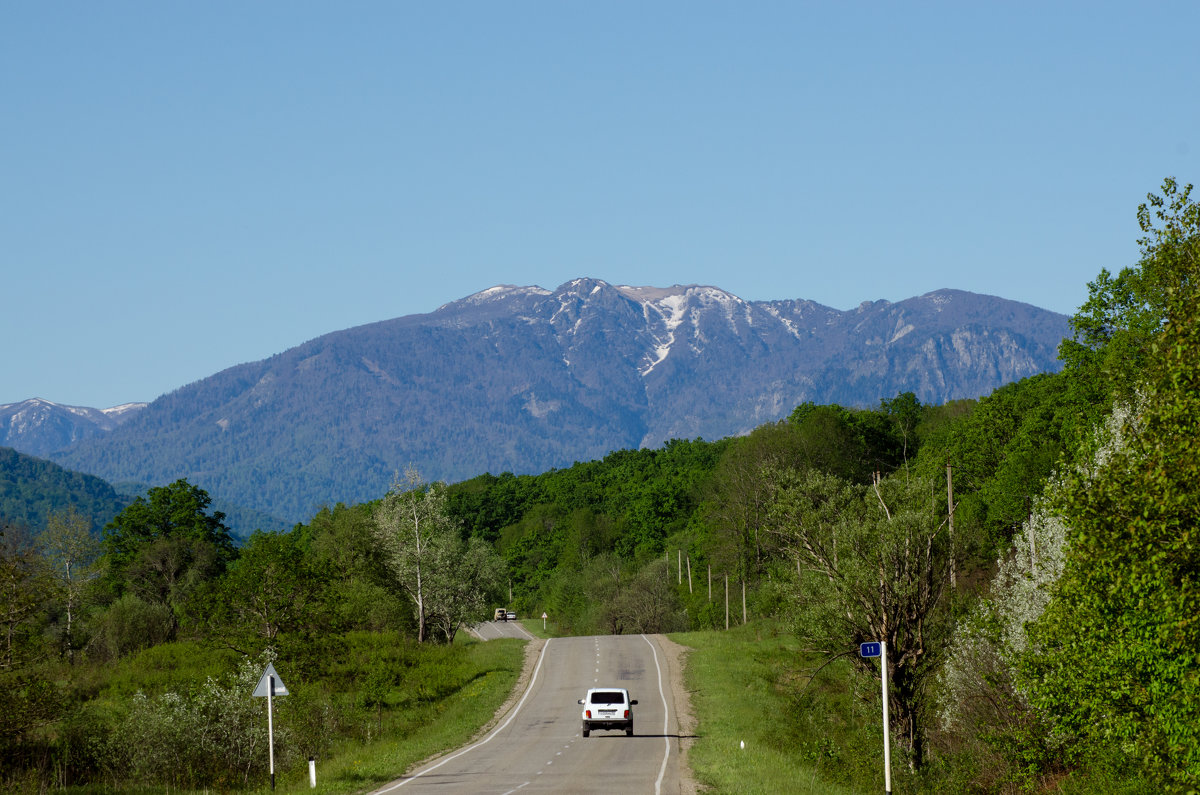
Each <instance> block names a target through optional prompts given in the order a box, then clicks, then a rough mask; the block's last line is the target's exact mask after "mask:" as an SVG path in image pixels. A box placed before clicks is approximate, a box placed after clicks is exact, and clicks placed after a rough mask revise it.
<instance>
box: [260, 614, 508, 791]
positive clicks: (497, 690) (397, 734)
mask: <svg viewBox="0 0 1200 795" xmlns="http://www.w3.org/2000/svg"><path fill="white" fill-rule="evenodd" d="M463 635H465V633H462V634H461V635H460V638H462V639H461V640H456V642H455V643H454V645H453V647H452V648H445V649H444V651H445V654H444V655H442V654H437V653H436V650H434V651H435V653H434V654H427V655H425V657H426V659H423V660H421V661H420V663H419V666H420V669H421V670H420V671H419V672H418V671H409V674H410V675H409V676H407V677H406V681H405V682H404V690H406V691H407V692H401V691H399V690H396V691H392V692H389V693H388V695H387V697H386V699H385V704H386V705H385V706H384V707H383V709H382V710H381V711H380V712H374V711H368V712H366V713H365V714H364V715H363V719H364V720H366V721H367V722H375V721H380V725H381V726H382V730H381V732H373V733H371V736H370V739H369V740H368V741H366V742H363V741H362V740H361V739H358V738H353V737H346V738H343V739H341V740H339V741H338V742H336V743H335V744H334V745H333V747H332V748H331V749H330V751H329V752H328V753H327V758H325V759H319V760H317V789H316V791H317V792H322V793H354V792H364V791H368V790H371V789H374V788H376V787H379V786H382V785H383V784H386V783H387V782H389V781H393V780H395V779H397V778H400V777H401V776H402V775H403V774H404V773H405V772H406V771H407V770H408V769H409V768H411V767H413V766H414V765H416V764H418V763H420V762H422V761H423V760H426V759H430V758H431V757H434V756H436V755H438V754H441V753H445V752H447V751H450V750H453V749H455V748H459V747H461V746H463V745H466V744H467V743H468V742H469V741H470V740H471V739H472V738H473V737H475V736H476V735H477V734H478V733H479V731H480V729H481V728H482V727H483V726H485V725H486V724H487V723H488V722H489V721H490V720H491V719H492V718H493V717H494V716H495V714H496V711H497V710H498V709H499V708H500V707H501V705H503V703H504V701H505V700H506V699H507V698H508V696H509V694H510V693H511V692H512V689H513V686H514V685H515V683H516V681H517V678H518V676H519V675H520V672H521V667H522V665H523V663H524V647H525V643H526V642H525V641H521V640H516V639H502V640H491V641H487V642H481V641H477V640H473V639H467V638H464V637H463ZM422 693H424V696H422ZM276 778H277V782H276V786H277V790H278V791H281V792H313V791H314V790H312V789H310V786H309V779H308V764H307V761H306V760H304V761H303V762H302V764H300V765H298V768H297V769H292V770H287V771H278V770H277V776H276ZM264 789H265V788H264Z"/></svg>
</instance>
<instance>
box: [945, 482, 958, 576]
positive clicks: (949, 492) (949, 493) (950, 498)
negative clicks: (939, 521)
mask: <svg viewBox="0 0 1200 795" xmlns="http://www.w3.org/2000/svg"><path fill="white" fill-rule="evenodd" d="M953 471H954V468H953V467H952V466H950V463H949V462H947V463H946V504H947V505H949V506H950V518H949V521H948V524H947V526H948V527H949V529H950V590H951V591H955V590H957V589H958V576H957V575H958V572H957V571H956V570H955V568H956V567H955V561H954V475H953Z"/></svg>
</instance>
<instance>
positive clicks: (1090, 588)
mask: <svg viewBox="0 0 1200 795" xmlns="http://www.w3.org/2000/svg"><path fill="white" fill-rule="evenodd" d="M1138 217H1139V220H1140V221H1141V223H1142V228H1143V230H1144V233H1145V236H1144V238H1143V239H1142V240H1141V241H1140V242H1141V246H1142V258H1141V260H1140V261H1139V262H1138V263H1137V264H1136V265H1135V266H1133V267H1130V268H1127V269H1124V270H1122V271H1121V272H1120V273H1118V274H1116V275H1113V274H1111V273H1109V272H1108V271H1101V273H1100V274H1099V275H1098V276H1097V278H1096V280H1095V281H1094V282H1093V283H1092V284H1091V285H1090V297H1089V300H1088V302H1087V304H1085V305H1084V306H1083V307H1082V308H1081V309H1080V311H1079V313H1078V314H1077V315H1076V316H1075V317H1074V318H1073V320H1072V323H1073V328H1074V331H1075V335H1074V338H1073V339H1072V340H1070V341H1067V342H1065V343H1064V345H1063V347H1062V350H1061V356H1062V358H1063V362H1064V368H1063V370H1062V371H1061V372H1059V373H1053V374H1043V375H1038V376H1034V377H1031V378H1026V379H1023V380H1021V381H1018V382H1016V383H1013V384H1009V385H1007V386H1005V387H1002V388H1000V389H997V390H995V391H994V392H992V393H991V394H989V395H988V396H986V397H984V398H982V399H980V400H978V401H973V400H964V401H954V402H949V403H945V404H941V405H925V404H922V403H921V401H920V400H918V398H917V396H916V395H915V394H914V393H912V392H900V393H899V394H896V395H894V396H885V397H883V398H882V399H881V400H880V401H879V402H878V404H877V405H876V406H873V407H870V408H847V407H844V406H839V405H836V404H823V405H818V404H815V403H802V404H800V405H799V406H796V407H795V408H794V409H793V410H792V411H791V412H790V414H789V415H788V416H787V417H786V418H785V419H782V420H780V421H778V422H770V423H766V424H762V425H760V426H758V427H757V428H756V429H754V430H753V431H752V432H751V433H749V434H747V435H745V436H739V437H733V438H726V439H721V440H718V441H703V440H699V439H695V440H674V441H670V442H668V443H666V444H665V445H662V446H660V447H658V448H655V449H638V450H623V451H618V452H615V453H612V454H610V455H608V456H606V457H605V458H603V459H601V460H597V461H590V462H586V463H579V464H576V465H574V466H571V467H568V468H563V469H556V470H551V471H547V472H544V473H542V474H539V475H514V474H500V475H485V476H480V477H476V478H474V479H472V480H468V481H465V482H462V483H458V484H454V485H452V486H446V485H444V484H441V483H436V482H434V483H430V482H426V480H425V479H424V478H423V477H422V475H421V473H420V472H418V471H416V470H414V469H410V470H409V471H407V472H406V473H405V475H404V476H403V478H402V479H400V481H399V482H397V483H395V484H393V487H392V488H391V489H390V490H388V491H387V492H386V493H384V494H379V495H378V497H377V498H376V499H374V500H371V501H368V502H364V503H362V504H357V505H342V504H338V505H334V506H330V507H326V508H323V509H321V510H320V511H318V512H317V513H316V514H315V515H313V516H312V517H311V519H310V520H309V521H308V522H307V523H301V524H298V525H296V526H295V527H294V528H293V529H291V530H290V531H287V532H281V533H257V534H255V535H254V536H253V537H251V538H250V539H249V540H248V541H247V542H246V544H245V545H244V546H242V547H241V548H240V549H239V548H236V547H235V546H234V545H233V543H232V539H231V537H230V535H229V533H228V528H227V527H226V526H225V525H224V523H223V516H222V515H221V514H220V512H218V511H214V510H213V509H212V505H211V501H210V499H209V497H208V495H207V494H206V493H205V492H204V491H203V490H201V489H199V488H198V487H196V486H194V485H192V484H190V483H188V482H187V481H186V480H180V481H177V482H175V483H173V484H171V485H170V486H166V487H160V488H157V489H152V490H150V492H149V493H148V494H147V495H146V496H144V497H142V498H139V499H138V500H137V501H135V502H134V503H133V504H132V505H130V506H128V507H127V508H125V509H124V510H122V511H121V512H120V514H118V515H117V516H116V518H115V519H114V520H113V521H112V522H110V523H109V524H108V526H107V527H106V528H105V534H104V538H103V542H102V543H101V544H100V545H98V546H96V545H94V542H92V541H91V539H90V538H89V537H88V536H87V534H86V533H80V532H79V531H78V526H77V525H78V523H76V522H74V521H72V520H71V517H69V516H67V517H63V516H58V517H51V519H52V521H51V523H52V524H53V525H54V530H55V532H53V533H49V534H48V536H47V540H45V541H43V543H42V544H41V545H40V546H38V545H35V544H32V543H30V542H29V540H28V538H25V537H22V536H21V534H20V533H17V532H14V531H12V530H11V529H10V528H9V527H6V528H5V535H4V538H3V546H2V547H0V552H2V553H3V558H2V560H0V563H2V568H0V574H2V575H3V577H4V580H3V583H4V586H5V587H4V589H3V590H2V591H0V599H3V600H4V601H3V602H2V603H0V608H2V609H0V617H2V618H3V620H4V622H5V629H6V632H5V635H4V637H5V638H6V639H7V641H6V643H7V645H6V646H5V648H4V649H2V650H0V651H2V653H3V656H2V657H0V662H2V663H3V665H2V667H0V737H3V747H4V753H5V755H6V759H5V765H4V767H3V771H4V773H3V774H2V775H4V776H5V777H6V780H4V782H3V783H4V784H6V785H24V786H27V787H29V788H31V789H35V788H37V787H39V786H52V785H66V784H72V785H73V784H79V783H86V782H91V783H97V782H105V783H111V782H127V783H128V782H138V783H139V784H144V783H150V782H156V783H159V784H163V785H166V786H172V787H217V786H220V787H222V788H226V789H237V788H245V789H249V788H253V787H255V786H262V784H263V781H264V771H263V767H262V761H261V760H259V761H254V760H253V759H250V758H249V757H246V756H245V755H240V754H242V752H241V751H240V750H239V749H242V748H244V747H246V745H247V744H252V739H253V737H254V735H253V729H252V728H251V726H250V720H249V718H247V717H246V716H245V714H244V710H243V711H239V709H242V708H240V707H237V706H236V705H237V704H240V703H242V702H244V701H245V699H241V701H239V700H238V699H237V698H236V697H235V696H234V693H235V691H236V689H237V687H238V682H242V683H243V684H244V680H245V679H246V677H247V676H248V674H247V671H252V669H253V668H254V667H255V666H261V664H263V663H264V661H265V660H267V659H276V660H279V661H286V662H287V665H288V670H289V671H294V672H295V675H296V676H297V677H298V679H297V681H303V682H305V685H304V686H303V687H298V688H297V695H298V696H299V697H298V698H295V699H294V700H292V701H290V702H289V703H288V710H289V711H288V713H287V714H286V715H285V716H281V727H282V729H283V731H284V732H285V736H286V737H287V739H286V741H285V742H284V745H283V749H284V750H283V752H282V753H284V755H285V758H287V759H290V760H292V761H293V762H294V761H295V760H297V759H301V758H303V756H305V755H309V754H317V755H322V754H328V755H332V756H336V755H337V754H338V753H354V754H358V753H363V752H366V751H368V750H369V749H372V748H379V747H380V746H381V745H383V744H386V743H389V742H399V740H400V739H408V738H413V737H415V736H417V735H419V734H420V733H421V732H422V731H423V729H422V727H421V726H418V725H415V724H414V723H413V721H412V716H413V715H414V714H416V713H417V712H419V711H421V710H425V712H423V713H422V714H424V715H426V716H427V717H428V719H429V720H433V719H434V715H435V714H437V713H439V712H442V711H444V709H443V708H444V706H445V705H446V704H450V703H456V702H454V699H456V698H459V697H460V696H461V697H462V699H463V700H471V699H474V698H475V695H476V690H475V689H474V687H475V686H474V685H472V684H471V683H472V682H473V681H480V682H488V681H493V682H494V681H503V682H509V683H510V682H511V678H509V677H510V675H511V671H512V668H511V661H510V662H500V661H498V660H495V659H491V658H488V659H485V658H483V657H481V656H480V653H479V651H478V648H477V647H478V646H479V645H483V644H473V643H463V642H462V641H463V633H462V632H461V631H460V630H461V628H462V627H464V626H467V625H469V624H470V623H471V622H472V621H476V620H481V619H484V618H486V617H487V616H488V615H489V614H490V610H491V609H492V608H493V607H494V606H496V605H508V606H510V607H514V608H516V609H517V611H518V612H519V613H522V614H535V615H540V614H542V613H543V612H544V613H546V614H548V615H549V616H550V617H552V621H553V625H554V626H555V627H556V628H557V631H559V632H562V633H575V634H583V633H652V632H673V631H683V630H689V631H693V632H696V631H714V632H724V631H725V629H726V628H727V627H731V626H735V625H741V624H743V623H745V624H747V627H746V630H747V631H746V633H745V634H743V635H740V637H743V638H746V639H747V643H749V642H750V639H752V638H753V637H754V636H755V635H757V636H758V640H759V641H761V640H762V638H763V637H764V636H766V637H767V638H768V641H767V642H768V643H769V638H770V637H771V636H779V635H780V634H782V635H785V636H786V642H785V641H784V640H780V641H779V642H778V643H777V644H776V645H777V646H779V647H780V648H784V649H786V650H787V660H788V661H787V663H786V664H783V663H772V664H773V665H774V667H770V666H766V665H764V666H763V667H761V668H760V669H759V671H760V673H759V674H758V676H759V677H760V678H763V681H762V682H760V684H761V685H762V687H763V688H764V689H766V690H768V691H769V692H770V693H771V694H772V698H773V699H776V700H777V701H778V702H779V703H782V704H784V705H785V708H781V709H779V710H778V714H777V715H775V716H774V719H773V720H772V721H769V722H768V723H770V724H771V725H770V726H769V727H763V728H762V735H761V736H760V737H757V738H755V741H756V742H762V743H765V744H770V745H772V746H773V750H775V751H776V752H778V753H781V754H791V755H793V757H794V758H795V759H796V760H797V762H798V764H800V765H801V766H802V767H803V769H804V770H805V771H806V775H808V776H810V777H811V779H812V780H813V781H815V782H818V783H823V784H826V785H828V786H829V787H831V788H832V787H842V788H845V789H848V790H851V791H869V790H873V789H875V788H877V786H878V780H877V775H878V773H877V769H876V768H874V763H873V762H872V763H871V764H870V765H868V764H867V762H868V761H869V760H872V759H874V756H875V752H874V751H873V750H866V749H868V748H871V749H873V748H874V747H876V741H877V740H878V736H877V734H878V733H879V732H880V730H879V729H878V728H876V729H875V732H876V733H877V734H875V735H873V734H871V732H870V730H869V729H868V728H866V726H867V725H868V724H867V723H866V722H865V721H863V720H861V715H862V713H865V712H874V714H876V715H877V714H878V707H879V706H880V704H879V699H880V698H881V696H880V688H879V673H880V672H879V663H878V662H876V661H874V660H870V661H868V660H863V659H861V658H859V657H858V656H857V655H856V650H857V647H858V644H859V643H862V642H866V641H885V642H886V643H887V645H888V656H887V665H888V680H889V713H890V715H891V720H892V723H891V727H892V734H893V745H892V748H893V752H894V754H895V756H894V760H895V761H894V765H895V766H894V773H895V775H896V777H897V783H898V787H897V791H920V792H944V791H978V792H1018V791H1060V792H1080V791H1105V792H1158V791H1167V792H1192V791H1195V790H1196V789H1197V788H1198V787H1200V750H1198V749H1200V714H1198V713H1200V692H1198V689H1200V677H1198V676H1197V671H1198V670H1200V667H1198V665H1197V659H1196V650H1197V649H1198V648H1200V620H1198V619H1197V616H1200V588H1198V583H1197V572H1198V571H1200V550H1198V549H1197V541H1196V539H1197V537H1196V532H1197V531H1196V527H1197V525H1196V522H1197V516H1200V486H1198V485H1197V483H1198V482H1200V477H1198V476H1200V471H1198V466H1200V465H1198V464H1197V462H1198V461H1200V456H1198V455H1197V452H1198V451H1197V444H1198V443H1197V440H1196V434H1195V429H1196V428H1197V427H1200V380H1198V379H1200V311H1198V310H1197V307H1198V306H1200V294H1198V292H1197V285H1198V284H1200V205H1197V203H1196V202H1194V201H1193V200H1192V199H1191V196H1190V187H1188V188H1184V187H1181V186H1179V185H1178V184H1177V183H1176V182H1174V181H1173V180H1168V181H1167V182H1165V183H1164V185H1163V188H1162V192H1161V194H1154V195H1151V196H1150V197H1149V198H1148V202H1147V204H1145V205H1143V206H1142V207H1141V208H1140V211H1139V216H1138ZM743 594H744V596H743ZM721 637H723V638H724V637H727V636H725V635H722V636H721ZM755 648H757V649H760V650H761V655H762V657H763V659H767V658H768V657H770V653H774V652H773V651H772V650H770V649H765V650H764V647H755ZM756 653H758V652H756ZM185 659H186V663H185V662H183V660H185ZM772 659H774V658H772ZM239 666H240V667H239ZM719 667H720V666H717V668H718V669H719ZM830 672H836V675H833V674H831V673H830ZM493 674H494V676H493ZM718 675H719V671H718ZM206 677H208V678H206ZM238 677H241V679H239V678H238ZM489 677H491V678H490V679H489ZM742 692H749V691H748V689H744V690H743V691H742ZM139 693H140V695H139ZM773 703H774V702H773ZM755 707H756V708H758V709H761V707H760V706H759V705H755ZM847 716H849V717H850V718H853V720H850V719H849V718H848V717H847ZM760 722H761V721H760ZM874 725H875V726H876V727H878V724H874ZM214 728H215V730H214ZM705 734H706V732H705V728H704V725H703V717H702V723H701V725H700V727H699V728H698V731H697V735H698V737H697V742H698V743H703V742H704V738H705ZM214 737H215V738H217V739H215V740H214V739H213V738H214ZM130 738H136V742H133V741H132V740H131V739H130ZM347 749H353V751H348V750H347ZM162 759H179V760H185V763H180V764H175V765H157V766H156V765H155V764H154V762H155V760H162ZM48 771H55V772H54V773H50V772H48ZM399 772H400V771H398V770H397V771H394V774H398V773H399ZM387 774H388V773H387V771H383V772H379V773H378V775H379V776H381V777H382V776H385V775H387ZM746 775H753V771H748V772H747V773H746ZM357 780H358V781H359V782H360V783H359V786H360V787H361V786H370V785H371V783H373V782H375V781H379V780H386V779H382V778H371V779H361V778H360V779H357ZM364 782H365V783H364ZM745 783H746V786H747V787H749V788H750V789H754V786H753V782H752V780H749V781H746V782H745ZM347 786H349V785H347Z"/></svg>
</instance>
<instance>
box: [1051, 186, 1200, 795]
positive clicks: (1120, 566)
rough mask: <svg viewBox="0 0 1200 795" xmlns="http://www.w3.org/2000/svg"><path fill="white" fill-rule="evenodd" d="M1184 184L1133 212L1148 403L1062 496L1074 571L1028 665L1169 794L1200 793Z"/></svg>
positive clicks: (1198, 371)
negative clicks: (1151, 316) (1155, 323)
mask: <svg viewBox="0 0 1200 795" xmlns="http://www.w3.org/2000/svg"><path fill="white" fill-rule="evenodd" d="M1190 187H1191V186H1188V187H1187V188H1183V189H1179V188H1178V186H1177V185H1176V184H1175V182H1174V180H1168V181H1167V183H1166V184H1165V185H1164V195H1163V196H1160V197H1155V196H1151V197H1150V207H1155V208H1158V209H1157V211H1156V213H1155V214H1154V216H1152V215H1151V212H1150V209H1149V208H1148V207H1147V206H1146V205H1142V207H1141V208H1140V209H1139V220H1140V221H1141V222H1142V228H1143V230H1144V231H1145V232H1146V236H1145V237H1144V238H1143V239H1142V241H1141V242H1142V245H1143V256H1142V260H1141V263H1140V269H1139V270H1138V271H1137V272H1136V275H1135V277H1134V278H1133V279H1132V280H1131V281H1134V282H1136V283H1137V285H1138V286H1139V291H1140V292H1139V293H1138V295H1139V300H1140V301H1142V302H1143V307H1144V309H1145V310H1146V311H1150V310H1151V309H1154V311H1156V312H1157V313H1158V316H1159V317H1161V321H1160V324H1161V330H1160V331H1159V332H1157V333H1156V334H1154V335H1153V337H1152V338H1150V339H1149V341H1148V343H1147V344H1146V345H1145V348H1144V354H1145V355H1144V364H1145V366H1146V369H1145V371H1144V376H1143V378H1142V380H1141V382H1140V391H1141V393H1142V395H1143V400H1142V405H1144V406H1145V409H1144V411H1143V413H1142V415H1141V417H1140V420H1139V421H1138V422H1136V423H1133V424H1132V427H1131V428H1130V440H1129V443H1128V445H1127V447H1126V448H1125V449H1123V450H1121V451H1119V452H1117V453H1115V454H1114V455H1112V456H1111V458H1109V459H1108V460H1107V461H1106V462H1104V463H1102V464H1101V465H1100V466H1099V467H1097V468H1095V469H1089V470H1084V471H1080V472H1076V473H1073V474H1072V475H1071V477H1070V478H1069V479H1068V481H1067V484H1066V487H1065V488H1064V489H1063V490H1062V494H1063V497H1062V499H1061V509H1062V511H1063V515H1064V517H1065V518H1066V519H1067V522H1068V525H1069V527H1070V535H1069V537H1068V552H1067V562H1066V568H1065V570H1064V573H1063V576H1062V578H1061V579H1060V581H1059V587H1058V590H1057V591H1056V593H1055V598H1054V599H1053V600H1052V601H1051V602H1050V604H1049V605H1048V607H1047V609H1046V612H1045V614H1044V615H1043V616H1042V618H1041V620H1040V621H1039V622H1038V623H1037V625H1035V628H1034V631H1033V633H1032V636H1033V638H1034V639H1035V641H1036V643H1037V654H1035V655H1034V656H1032V657H1031V658H1030V660H1029V661H1028V668H1027V673H1028V675H1029V679H1028V681H1029V682H1030V683H1031V687H1032V689H1033V693H1034V702H1035V703H1036V704H1037V705H1038V706H1039V707H1040V708H1041V709H1043V710H1045V711H1046V712H1047V713H1048V714H1050V715H1051V716H1053V717H1054V719H1055V721H1056V725H1057V728H1058V730H1059V732H1060V733H1061V734H1062V735H1064V736H1068V737H1072V738H1074V739H1075V740H1076V742H1077V745H1076V747H1077V748H1080V749H1082V748H1095V747H1098V746H1101V747H1104V746H1106V747H1114V746H1115V747H1117V748H1118V749H1119V750H1118V753H1123V754H1124V753H1128V752H1129V751H1130V750H1132V751H1133V754H1132V755H1133V756H1134V757H1135V758H1136V759H1137V761H1138V762H1140V764H1141V765H1142V766H1143V769H1144V770H1145V771H1146V773H1147V774H1148V775H1150V776H1152V777H1153V778H1154V779H1156V780H1157V782H1158V783H1159V784H1160V786H1162V787H1163V788H1164V789H1167V790H1173V791H1174V790H1177V791H1195V790H1196V789H1197V788H1198V787H1200V675H1198V674H1197V671H1198V670H1200V668H1198V666H1197V658H1196V652H1197V649H1200V529H1198V526H1197V516H1200V486H1198V485H1197V484H1198V483H1200V444H1198V443H1197V438H1196V428H1197V427H1200V310H1198V309H1197V307H1198V306H1200V289H1198V288H1200V205H1198V204H1196V203H1195V202H1192V201H1190V200H1189V199H1188V196H1189V193H1190ZM1154 218H1157V219H1158V221H1159V222H1160V224H1157V225H1156V224H1155V222H1154ZM1139 312H1141V310H1139ZM1147 327H1148V326H1147Z"/></svg>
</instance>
